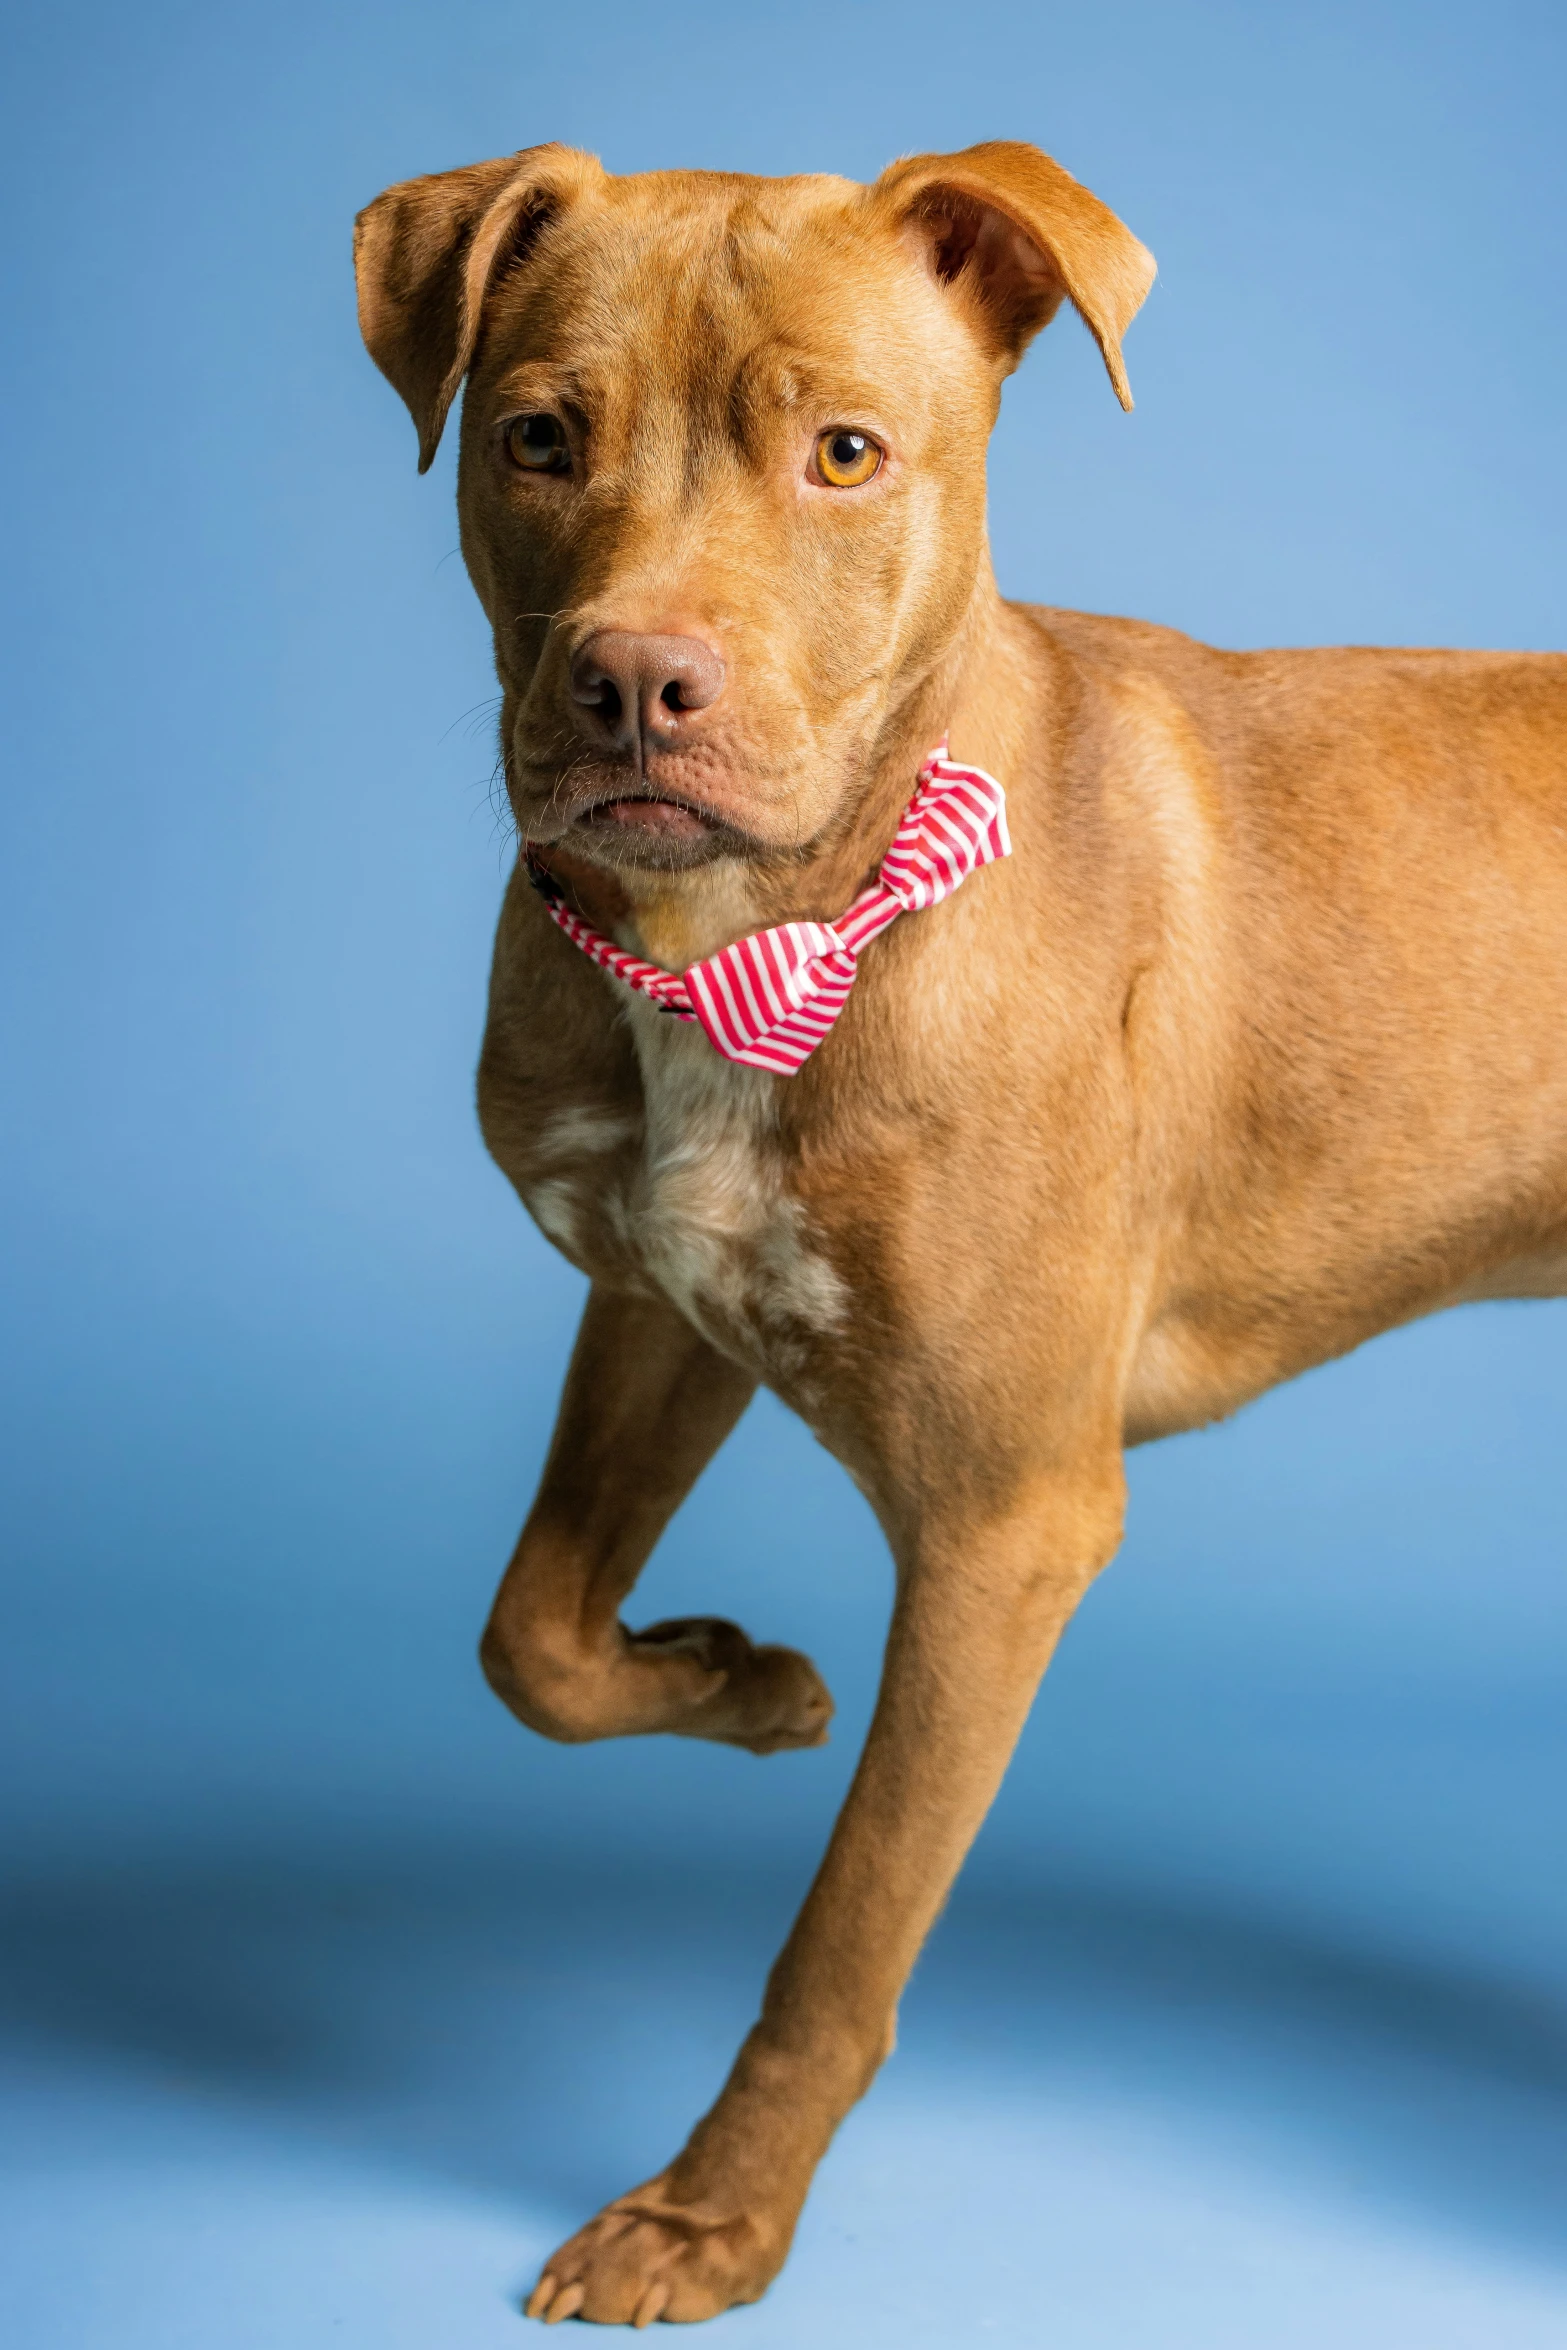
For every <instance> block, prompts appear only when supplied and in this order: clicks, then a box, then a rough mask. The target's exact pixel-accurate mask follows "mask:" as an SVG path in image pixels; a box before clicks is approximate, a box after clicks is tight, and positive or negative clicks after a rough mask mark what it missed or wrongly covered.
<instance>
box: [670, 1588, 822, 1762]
mask: <svg viewBox="0 0 1567 2350" xmlns="http://www.w3.org/2000/svg"><path fill="white" fill-rule="evenodd" d="M627 1641H628V1644H629V1648H630V1652H631V1655H632V1656H633V1657H640V1658H642V1659H644V1660H645V1661H647V1662H649V1663H651V1662H653V1661H655V1660H656V1659H660V1658H672V1657H681V1658H689V1659H691V1660H692V1661H694V1662H695V1663H697V1664H699V1665H700V1666H701V1667H702V1668H703V1670H704V1671H705V1672H708V1673H721V1674H722V1675H723V1680H722V1682H721V1683H720V1684H719V1686H718V1687H717V1688H716V1689H714V1690H713V1691H712V1693H711V1695H705V1696H703V1697H702V1698H701V1699H699V1700H698V1702H697V1703H695V1704H694V1705H692V1706H691V1708H690V1710H689V1712H688V1714H687V1715H686V1717H685V1719H684V1720H682V1721H679V1722H672V1723H670V1725H669V1727H670V1728H672V1729H675V1730H678V1731H680V1732H682V1733H683V1734H684V1735H685V1736H686V1737H688V1738H716V1739H719V1740H721V1741H722V1742H723V1743H724V1744H726V1745H729V1746H744V1747H746V1748H748V1749H749V1751H750V1752H751V1753H752V1754H781V1753H783V1752H785V1751H786V1750H788V1749H790V1748H795V1747H803V1746H825V1745H826V1743H827V1728H828V1724H829V1723H830V1722H831V1720H832V1717H833V1702H832V1696H831V1693H830V1692H829V1690H828V1687H827V1684H826V1682H825V1681H824V1680H823V1679H822V1677H821V1675H820V1673H819V1672H818V1671H817V1670H816V1667H815V1666H814V1665H813V1664H812V1662H811V1660H810V1658H809V1657H808V1656H802V1655H801V1654H800V1652H799V1650H798V1649H795V1648H778V1647H764V1648H758V1647H757V1646H756V1645H755V1643H754V1642H753V1641H751V1640H750V1639H748V1638H747V1636H746V1634H745V1633H744V1632H742V1631H741V1629H740V1627H739V1625H738V1624H730V1623H726V1622H725V1621H724V1619H723V1617H722V1616H679V1617H675V1618H672V1619H671V1620H670V1621H669V1622H668V1623H663V1624H650V1625H649V1626H648V1627H647V1630H646V1631H645V1632H630V1633H628V1634H627Z"/></svg>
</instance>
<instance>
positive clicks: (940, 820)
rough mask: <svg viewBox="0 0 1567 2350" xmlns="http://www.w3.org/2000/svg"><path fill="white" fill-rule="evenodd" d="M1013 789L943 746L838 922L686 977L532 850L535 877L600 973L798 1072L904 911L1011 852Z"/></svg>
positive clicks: (781, 935) (737, 950) (728, 1043)
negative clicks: (603, 925) (609, 927)
mask: <svg viewBox="0 0 1567 2350" xmlns="http://www.w3.org/2000/svg"><path fill="white" fill-rule="evenodd" d="M1011 852H1012V843H1011V841H1010V840H1009V839H1008V837H1007V817H1006V793H1005V792H1004V791H1003V790H1002V788H1001V786H1000V784H999V783H997V781H996V779H995V777H994V776H993V775H987V774H986V773H985V771H984V769H983V768H981V767H959V766H956V765H955V764H954V763H953V761H952V760H950V759H949V758H948V757H947V746H946V744H945V743H941V744H939V745H938V746H937V748H936V749H935V750H934V751H932V752H931V754H930V757H929V758H928V759H927V760H926V762H925V764H924V766H923V767H922V768H921V769H920V777H919V783H918V786H917V788H916V790H915V793H914V797H913V799H912V800H910V802H909V804H908V806H907V808H906V809H905V810H904V812H903V821H902V823H901V824H900V825H899V826H898V829H897V832H896V833H895V834H894V836H893V842H892V846H891V848H890V849H889V850H888V851H887V854H886V856H885V857H884V858H883V859H882V862H881V869H880V871H879V872H878V873H877V875H876V878H875V880H874V881H873V882H871V883H870V885H869V887H868V888H866V889H863V890H862V891H861V892H860V894H859V896H858V897H857V898H856V899H855V901H854V903H853V905H852V906H851V907H850V908H849V910H848V912H847V913H846V914H843V915H840V917H839V919H838V920H837V921H836V922H781V923H779V925H778V927H777V928H776V929H775V930H757V931H753V932H752V934H751V936H750V937H749V938H741V939H737V940H736V941H735V943H734V945H733V946H728V947H722V948H720V950H719V952H718V953H717V954H716V955H709V956H708V957H707V959H706V961H705V962H701V963H693V964H692V965H691V967H690V969H689V970H688V971H686V972H684V973H678V974H677V973H675V972H673V971H665V970H663V969H662V968H661V967H660V966H659V965H658V964H657V963H647V962H644V961H643V960H642V958H641V957H640V956H639V955H628V954H627V953H626V951H625V949H624V948H623V947H618V946H616V944H615V943H614V941H613V939H608V938H606V937H605V936H604V934H603V932H602V931H601V930H595V929H594V927H593V925H592V923H591V922H586V921H584V920H583V918H582V916H581V915H580V914H574V913H573V912H572V910H571V908H570V907H569V906H568V905H567V904H566V901H565V898H564V897H563V896H562V894H561V889H560V885H559V883H558V882H557V881H556V880H555V877H554V875H553V874H551V873H549V872H548V871H546V869H545V867H544V866H543V865H542V864H540V863H539V862H538V861H537V859H536V858H535V857H534V856H533V855H532V854H531V852H530V853H529V855H528V859H527V866H528V878H529V880H530V881H531V882H532V883H533V886H534V888H535V889H536V890H537V891H538V892H539V895H540V896H541V897H542V898H543V900H544V904H545V907H546V909H547V911H548V913H549V916H550V919H551V921H553V922H556V923H558V924H559V925H560V927H561V929H562V930H563V931H564V932H565V933H566V936H567V937H568V938H569V939H570V940H571V941H572V943H573V945H575V946H579V947H580V948H581V949H582V951H583V953H584V954H585V955H587V956H588V957H589V958H590V960H591V961H593V962H595V963H597V964H598V966H599V968H600V970H602V971H607V972H608V973H609V974H610V976H611V978H613V979H618V980H621V981H622V982H623V983H624V985H625V986H627V987H631V988H635V990H636V992H637V993H638V995H642V996H646V997H647V999H648V1001H649V1002H650V1003H653V1004H656V1005H657V1006H658V1008H659V1010H660V1011H661V1012H671V1013H673V1014H674V1016H675V1018H676V1019H677V1020H694V1021H698V1022H700V1024H701V1026H702V1027H703V1028H704V1029H705V1030H706V1032H707V1036H708V1038H709V1041H710V1042H711V1043H712V1045H713V1046H714V1048H715V1050H716V1051H718V1052H720V1053H722V1054H723V1055H724V1057H725V1059H726V1060H730V1061H743V1062H744V1063H745V1065H746V1066H747V1067H748V1068H751V1069H767V1070H769V1071H771V1073H772V1074H773V1075H774V1076H776V1077H792V1076H793V1075H794V1074H795V1072H796V1070H797V1069H799V1068H801V1067H803V1065H804V1063H805V1062H806V1061H808V1060H809V1059H810V1056H811V1055H812V1053H814V1052H815V1050H816V1048H817V1046H818V1045H819V1044H820V1043H821V1041H822V1038H823V1037H824V1036H825V1035H826V1034H827V1031H828V1030H829V1029H830V1028H831V1026H832V1024H833V1022H834V1021H835V1020H836V1019H837V1017H838V1014H839V1013H840V1012H841V1011H842V1010H843V1007H844V1005H845V1004H846V1003H847V1002H848V999H849V990H850V989H851V988H852V987H853V985H854V975H855V972H856V971H857V970H858V968H859V958H860V956H861V955H862V954H863V953H864V951H865V949H866V948H867V947H868V946H869V945H870V942H871V940H872V939H873V938H879V937H880V936H881V933H882V932H883V931H884V930H885V929H887V927H888V925H889V924H891V923H893V922H896V920H897V918H898V916H899V915H900V914H918V913H921V912H922V911H923V910H924V909H925V908H926V907H927V906H939V905H940V903H941V901H942V899H943V898H949V897H951V895H952V893H953V891H954V890H955V889H956V888H957V886H958V884H959V883H960V882H962V881H966V880H967V879H968V876H969V875H970V874H971V873H972V872H974V871H975V870H976V868H977V867H979V866H981V865H989V864H991V863H992V862H993V861H994V860H995V859H996V858H997V857H1006V856H1010V855H1011Z"/></svg>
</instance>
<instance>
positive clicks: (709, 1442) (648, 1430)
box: [479, 1286, 832, 1754]
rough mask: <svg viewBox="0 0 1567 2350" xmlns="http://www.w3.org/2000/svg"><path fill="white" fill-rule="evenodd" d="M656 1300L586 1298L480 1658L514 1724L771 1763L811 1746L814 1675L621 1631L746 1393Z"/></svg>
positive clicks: (745, 1654)
mask: <svg viewBox="0 0 1567 2350" xmlns="http://www.w3.org/2000/svg"><path fill="white" fill-rule="evenodd" d="M755 1385H756V1382H755V1380H754V1379H753V1378H752V1377H751V1375H750V1373H749V1372H746V1371H743V1370H741V1369H739V1368H738V1367H737V1366H736V1365H735V1364H733V1363H731V1362H729V1361H728V1360H726V1358H725V1357H724V1356H722V1355H720V1354H718V1353H717V1352H715V1350H714V1349H713V1348H712V1347H710V1346H709V1345H708V1343H707V1341H706V1340H705V1339H704V1338H702V1337H700V1336H699V1335H698V1334H697V1332H696V1331H695V1330H693V1329H692V1327H691V1325H690V1324H689V1323H688V1322H686V1321H685V1320H684V1319H683V1318H682V1317H681V1316H680V1315H679V1314H678V1313H676V1311H675V1309H674V1308H673V1307H672V1306H670V1305H668V1304H666V1303H665V1302H664V1301H663V1300H662V1299H655V1298H643V1297H627V1296H623V1295H620V1294H618V1293H615V1292H612V1291H608V1290H605V1289H603V1288H601V1287H598V1286H595V1287H594V1289H593V1290H592V1291H591V1292H590V1293H589V1297H588V1304H587V1310H586V1312H585V1313H584V1315H583V1318H582V1328H581V1330H580V1331H579V1333H578V1336H577V1344H576V1350H575V1352H574V1354H573V1356H572V1361H571V1369H570V1371H569V1372H568V1374H567V1378H566V1388H565V1393H564V1395H563V1396H562V1398H561V1407H560V1416H559V1419H558V1420H557V1422H556V1427H555V1436H554V1441H553V1443H552V1444H551V1446H550V1453H549V1458H548V1460H547V1461H546V1463H545V1468H544V1477H543V1481H542V1483H541V1485H540V1487H539V1493H538V1498H537V1500H536V1501H535V1502H534V1505H533V1508H532V1510H531V1512H530V1513H529V1517H528V1522H527V1524H526V1525H525V1526H524V1528H523V1530H522V1536H521V1539H520V1540H519V1542H518V1544H517V1548H516V1551H515V1552H514V1554H513V1556H512V1560H511V1564H510V1565H509V1566H508V1568H507V1570H506V1573H505V1576H504V1578H503V1579H502V1582H501V1587H500V1590H499V1591H498V1592H497V1594H496V1598H495V1605H494V1608H493V1610H492V1611H491V1615H490V1621H489V1624H488V1626H487V1627H486V1629H485V1634H484V1639H483V1641H482V1643H481V1645H480V1652H479V1653H480V1657H481V1659H482V1662H483V1665H484V1671H485V1675H486V1677H487V1679H488V1680H489V1682H490V1685H491V1687H492V1688H493V1689H494V1690H495V1692H496V1694H497V1695H498V1696H499V1697H501V1698H502V1699H503V1700H504V1701H505V1703H506V1704H507V1705H508V1706H509V1707H510V1708H511V1710H512V1712H513V1713H514V1714H516V1715H517V1716H518V1718H519V1720H521V1721H524V1722H526V1723H527V1725H528V1727H529V1728H530V1729H533V1730H538V1731H541V1732H542V1733H543V1734H544V1736H545V1737H547V1738H559V1739H563V1740H566V1741H568V1742H571V1743H575V1742H577V1741H580V1740H584V1739H588V1738H617V1737H627V1736H631V1735H633V1734H635V1733H637V1732H639V1731H650V1730H670V1731H675V1732H677V1733H679V1734H680V1735H682V1736H684V1737H688V1738H716V1739H721V1740H724V1741H726V1742H727V1743H728V1744H730V1745H734V1746H745V1747H749V1748H750V1750H751V1751H752V1753H754V1754H771V1753H775V1752H777V1751H778V1750H779V1749H781V1748H784V1747H796V1746H819V1745H821V1744H822V1742H823V1740H824V1739H825V1738H826V1735H827V1724H828V1722H829V1720H830V1719H831V1716H832V1700H831V1698H830V1697H829V1696H828V1694H827V1690H826V1688H825V1686H824V1685H823V1683H822V1680H821V1678H820V1676H819V1674H818V1673H817V1671H816V1668H815V1666H814V1665H813V1664H812V1663H811V1662H810V1660H809V1659H808V1658H807V1657H803V1656H800V1655H798V1654H797V1653H796V1652H795V1651H794V1650H793V1649H789V1648H758V1647H755V1646H753V1645H752V1643H751V1641H750V1640H748V1639H747V1637H746V1635H745V1634H744V1633H743V1632H742V1631H741V1630H740V1628H739V1626H738V1625H735V1624H730V1623H725V1622H723V1621H721V1620H720V1619H718V1618H716V1617H693V1618H687V1619H685V1620H683V1621H681V1622H678V1623H666V1624H654V1625H651V1626H649V1627H648V1628H647V1629H646V1630H645V1631H642V1632H632V1631H628V1630H627V1628H626V1627H625V1626H624V1625H623V1624H622V1623H621V1622H620V1618H619V1610H620V1604H621V1602H622V1600H623V1599H624V1598H625V1597H626V1594H627V1593H628V1592H629V1591H630V1589H631V1587H632V1585H633V1584H634V1583H635V1581H636V1579H637V1577H638V1575H639V1574H640V1573H641V1571H642V1568H643V1566H644V1565H645V1564H646V1561H647V1558H648V1555H649V1553H650V1552H651V1550H652V1548H653V1545H654V1543H655V1542H656V1541H657V1540H658V1538H659V1536H660V1534H661V1533H662V1532H663V1530H664V1528H665V1526H666V1525H667V1524H668V1522H669V1520H670V1518H671V1517H672V1516H673V1514H674V1512H675V1511H676V1509H677V1508H678V1507H679V1505H680V1503H681V1502H682V1501H683V1500H684V1498H685V1496H686V1495H687V1493H689V1491H690V1490H691V1487H692V1486H693V1485H694V1484H695V1482H696V1480H697V1478H698V1477H699V1476H700V1474H701V1472H702V1470H703V1469H704V1468H705V1467H706V1465H707V1463H708V1461H710V1460H711V1458H712V1456H713V1454H714V1453H715V1452H716V1451H717V1450H718V1447H719V1445H720V1444H721V1443H722V1442H723V1440H724V1438H725V1437H726V1436H727V1435H728V1434H729V1431H730V1429H731V1428H732V1427H733V1426H734V1424H735V1422H736V1421H737V1420H738V1419H739V1417H740V1415H741V1413H742V1412H743V1411H744V1409H745V1407H746V1405H747V1403H749V1401H750V1399H751V1396H752V1393H753V1392H754V1389H755Z"/></svg>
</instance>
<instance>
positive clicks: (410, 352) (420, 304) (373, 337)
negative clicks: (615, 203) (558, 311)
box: [354, 144, 603, 473]
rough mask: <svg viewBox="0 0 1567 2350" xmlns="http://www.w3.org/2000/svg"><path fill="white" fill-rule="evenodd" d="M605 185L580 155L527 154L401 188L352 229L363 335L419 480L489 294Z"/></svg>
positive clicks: (598, 170)
mask: <svg viewBox="0 0 1567 2350" xmlns="http://www.w3.org/2000/svg"><path fill="white" fill-rule="evenodd" d="M602 177H603V167H602V165H601V164H600V163H599V161H598V159H597V157H596V156H593V155H584V154H582V153H581V152H580V151H579V150H578V149H576V148H574V147H561V146H556V145H553V144H552V145H550V146H547V147H525V148H524V149H523V150H522V152H521V153H520V154H517V155H502V156H500V157H498V158H497V159H496V161H495V162H493V163H474V164H470V165H469V166H468V167H467V168H466V169H465V170H463V171H438V172H433V173H431V174H430V175H429V177H427V178H425V179H417V180H403V181H401V182H400V183H399V185H398V186H396V187H395V188H388V189H387V190H386V193H385V194H384V195H381V196H377V198H376V200H375V202H374V203H373V204H367V205H366V206H365V208H364V210H363V212H361V213H360V215H359V217H358V219H357V220H356V221H355V222H354V274H355V277H356V278H357V280H358V285H359V331H360V333H361V334H362V335H363V336H364V339H365V348H366V349H367V350H368V351H369V353H370V356H371V358H372V359H373V360H374V361H375V363H376V365H377V367H379V369H380V370H381V373H382V374H383V375H384V376H385V377H386V379H387V381H388V382H389V383H390V384H391V385H392V386H393V388H394V390H396V391H398V392H400V393H401V394H402V396H403V398H404V399H405V400H406V401H407V403H408V410H409V413H410V415H411V416H412V417H413V420H414V423H415V425H416V426H417V427H418V432H419V471H420V472H421V473H425V472H427V471H428V470H429V466H430V461H431V459H432V458H433V457H434V455H435V452H436V450H437V449H438V448H439V447H440V443H441V432H442V428H443V427H444V425H445V423H446V415H447V411H448V409H449V408H450V407H451V404H452V402H453V400H454V399H455V398H456V396H457V390H458V386H459V385H460V384H461V382H462V379H463V377H464V376H465V375H466V374H467V372H468V369H469V367H470V366H471V364H472V362H473V355H474V351H475V348H476V347H477V344H478V340H479V327H480V322H481V320H482V317H483V312H484V299H485V295H486V293H487V292H488V291H489V289H490V288H491V286H492V285H493V284H494V283H495V280H496V278H497V276H498V274H499V273H500V271H501V270H502V269H503V268H506V267H508V266H509V265H510V264H512V263H514V262H517V261H519V260H521V259H522V258H523V256H524V255H525V254H526V253H527V252H528V251H529V250H530V248H531V247H532V246H533V244H534V243H535V242H536V240H537V238H538V236H539V234H540V232H541V231H542V230H543V229H544V228H545V227H546V226H547V224H548V223H549V222H550V221H551V220H552V219H553V218H554V217H555V215H556V214H557V213H558V212H560V211H561V210H562V208H563V207H564V206H565V205H567V204H569V203H571V202H572V201H573V199H574V198H575V197H577V196H579V195H580V194H581V193H582V192H583V190H584V189H585V188H586V187H587V186H588V185H590V184H591V183H592V181H594V180H595V179H601V178H602Z"/></svg>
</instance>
